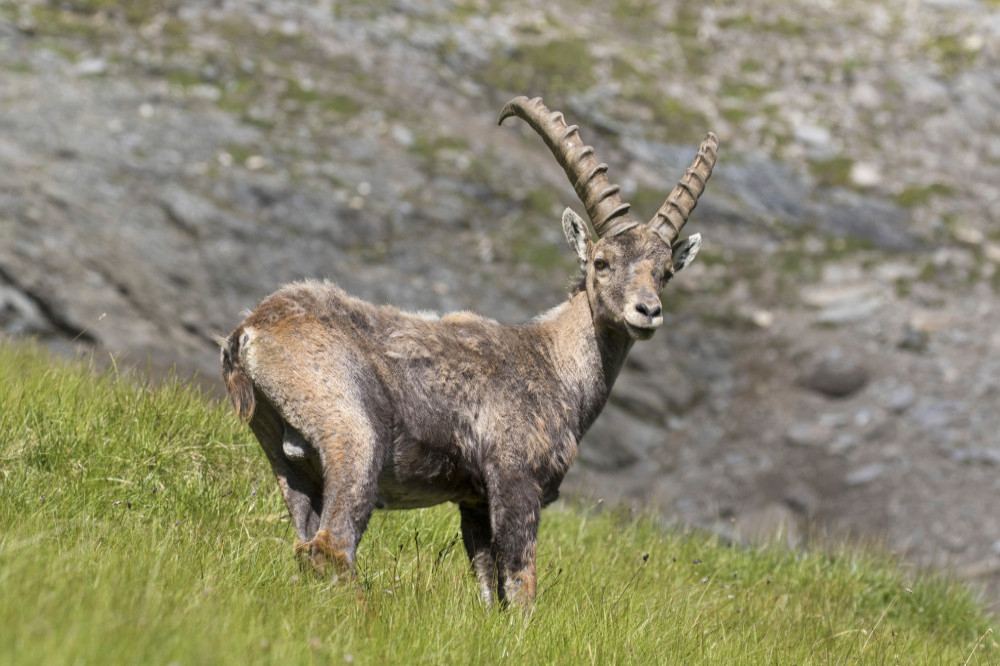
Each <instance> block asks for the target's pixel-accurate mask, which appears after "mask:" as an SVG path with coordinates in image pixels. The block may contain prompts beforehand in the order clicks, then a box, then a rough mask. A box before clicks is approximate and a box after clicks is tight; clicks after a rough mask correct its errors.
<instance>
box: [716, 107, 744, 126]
mask: <svg viewBox="0 0 1000 666" xmlns="http://www.w3.org/2000/svg"><path fill="white" fill-rule="evenodd" d="M750 115H751V114H750V111H749V109H747V108H746V107H743V106H727V107H724V108H723V109H722V117H723V118H725V119H726V120H727V121H729V122H731V123H733V124H734V125H739V124H740V123H742V122H743V121H744V120H746V119H747V118H749V117H750Z"/></svg>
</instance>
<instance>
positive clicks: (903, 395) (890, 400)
mask: <svg viewBox="0 0 1000 666" xmlns="http://www.w3.org/2000/svg"><path fill="white" fill-rule="evenodd" d="M916 399H917V391H916V389H914V388H913V386H912V385H911V384H903V385H902V386H897V387H896V388H894V389H893V390H892V391H890V392H889V395H888V396H887V400H886V403H887V406H888V407H889V409H891V410H892V411H894V412H896V413H897V414H902V413H903V412H905V411H906V410H907V409H909V408H910V407H912V406H913V403H914V402H915V401H916Z"/></svg>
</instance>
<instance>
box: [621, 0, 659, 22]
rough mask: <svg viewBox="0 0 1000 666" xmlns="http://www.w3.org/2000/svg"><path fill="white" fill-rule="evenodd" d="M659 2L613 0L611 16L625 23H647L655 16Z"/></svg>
mask: <svg viewBox="0 0 1000 666" xmlns="http://www.w3.org/2000/svg"><path fill="white" fill-rule="evenodd" d="M659 4H660V3H659V2H656V1H655V0H615V2H614V4H612V5H611V16H612V18H615V19H617V20H619V21H624V22H626V23H638V24H645V25H649V24H650V23H651V22H652V20H653V19H654V18H656V11H657V8H658V7H659Z"/></svg>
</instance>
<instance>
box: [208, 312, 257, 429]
mask: <svg viewBox="0 0 1000 666" xmlns="http://www.w3.org/2000/svg"><path fill="white" fill-rule="evenodd" d="M245 339H246V335H245V333H244V331H243V327H242V326H240V327H239V328H237V329H236V330H235V331H233V332H232V334H230V336H229V337H228V338H223V337H219V338H217V341H218V343H219V346H220V347H222V381H224V382H225V383H226V389H228V390H229V397H230V399H232V401H233V407H235V408H236V414H237V416H239V417H240V418H241V419H243V420H244V421H246V422H247V423H249V422H250V419H251V418H252V417H253V410H254V406H255V400H254V395H253V384H252V383H251V382H250V378H249V377H247V375H246V373H245V372H244V371H243V361H242V360H241V359H240V343H241V342H243V341H244V340H245Z"/></svg>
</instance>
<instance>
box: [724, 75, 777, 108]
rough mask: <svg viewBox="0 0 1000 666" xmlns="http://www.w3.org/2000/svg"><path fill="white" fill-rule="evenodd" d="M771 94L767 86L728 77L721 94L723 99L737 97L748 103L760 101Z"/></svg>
mask: <svg viewBox="0 0 1000 666" xmlns="http://www.w3.org/2000/svg"><path fill="white" fill-rule="evenodd" d="M769 92H771V90H770V88H767V87H766V86H761V85H757V84H755V83H750V82H749V81H746V80H743V79H733V78H730V77H726V78H725V79H723V81H722V86H721V87H720V88H719V93H720V94H721V95H722V96H723V97H735V98H736V99H741V100H744V101H747V102H756V101H759V100H760V99H761V98H762V97H763V96H764V95H766V94H767V93H769Z"/></svg>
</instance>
